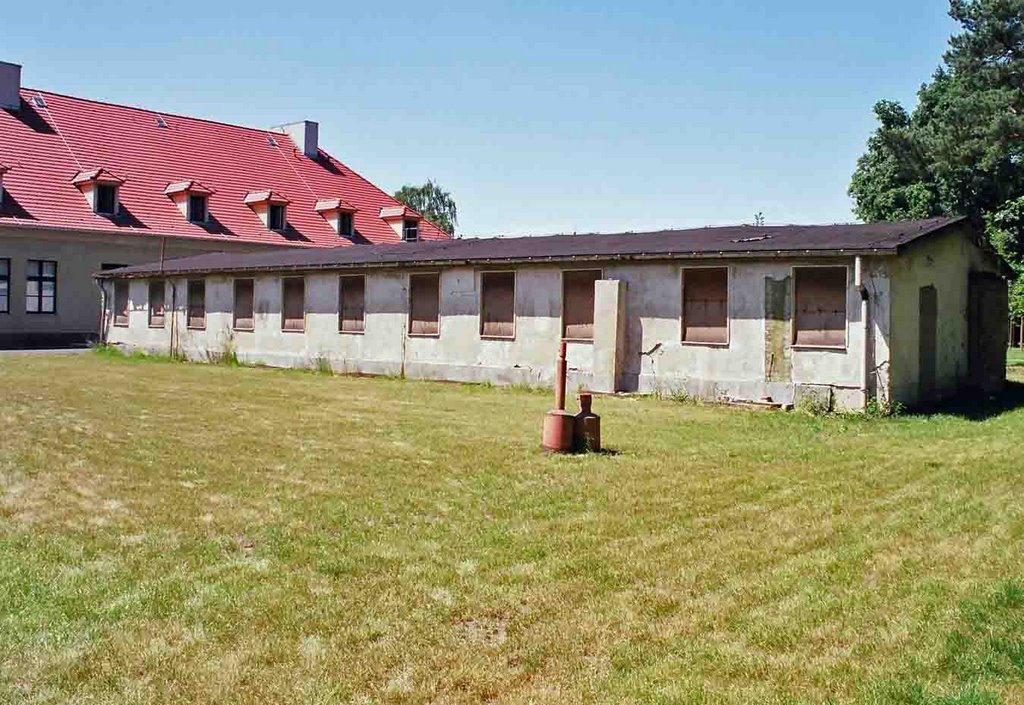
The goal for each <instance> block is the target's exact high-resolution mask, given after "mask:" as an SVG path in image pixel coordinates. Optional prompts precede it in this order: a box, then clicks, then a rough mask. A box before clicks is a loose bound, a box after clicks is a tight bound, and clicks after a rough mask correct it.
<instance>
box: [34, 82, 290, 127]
mask: <svg viewBox="0 0 1024 705" xmlns="http://www.w3.org/2000/svg"><path fill="white" fill-rule="evenodd" d="M21 90H22V92H24V93H42V94H43V95H52V96H57V97H58V98H67V99H68V100H80V101H82V102H83V103H95V104H96V105H107V106H109V107H111V108H123V109H125V110H135V111H137V112H140V113H147V114H149V115H154V116H156V115H159V116H161V117H168V118H175V119H178V120H194V121H196V122H208V123H210V124H211V125H220V126H222V127H233V128H235V129H237V130H250V131H252V132H259V133H270V134H273V135H277V136H280V135H284V136H285V137H287V136H288V135H287V134H286V133H283V132H273V131H271V130H268V129H267V128H263V127H252V126H251V125H240V124H238V123H237V122H225V121H224V120H214V119H213V118H204V117H196V116H195V115H182V114H181V113H171V112H167V111H166V110H156V109H154V108H144V107H142V106H139V105H127V104H126V103H115V102H113V101H110V100H97V99H95V98H83V97H82V96H77V95H69V94H68V93H58V92H57V91H48V90H45V89H41V88H30V87H28V86H22V87H21Z"/></svg>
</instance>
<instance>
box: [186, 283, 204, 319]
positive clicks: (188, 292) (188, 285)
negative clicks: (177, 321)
mask: <svg viewBox="0 0 1024 705" xmlns="http://www.w3.org/2000/svg"><path fill="white" fill-rule="evenodd" d="M195 286H201V287H202V288H203V316H202V321H203V322H202V323H201V324H194V323H192V319H193V318H198V316H193V315H192V311H193V308H192V288H193V287H195ZM206 294H207V291H206V280H205V279H189V280H188V281H187V282H186V283H185V327H186V328H188V329H189V330H206Z"/></svg>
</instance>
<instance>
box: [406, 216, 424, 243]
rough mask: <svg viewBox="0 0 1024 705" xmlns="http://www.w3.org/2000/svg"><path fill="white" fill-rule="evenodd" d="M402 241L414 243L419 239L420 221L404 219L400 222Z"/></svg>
mask: <svg viewBox="0 0 1024 705" xmlns="http://www.w3.org/2000/svg"><path fill="white" fill-rule="evenodd" d="M402 239H403V240H405V241H406V242H416V241H417V240H419V239H420V221H418V220H413V219H412V218H406V219H405V220H404V221H403V222H402Z"/></svg>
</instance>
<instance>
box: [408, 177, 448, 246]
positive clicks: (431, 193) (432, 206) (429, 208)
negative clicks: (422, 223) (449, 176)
mask: <svg viewBox="0 0 1024 705" xmlns="http://www.w3.org/2000/svg"><path fill="white" fill-rule="evenodd" d="M395 199H396V200H397V201H399V202H400V203H404V204H405V205H407V206H409V207H410V208H412V209H413V210H415V211H416V212H418V213H419V214H420V215H422V216H423V217H424V218H426V219H427V220H429V221H430V222H431V223H433V224H434V225H436V226H437V227H439V228H441V230H444V231H445V232H446V233H448V234H449V235H454V234H455V226H456V225H458V221H459V219H458V209H457V208H456V206H455V199H454V198H452V195H451V194H450V193H448V192H447V191H445V190H444V189H442V188H441V187H440V186H438V185H437V184H436V183H434V182H433V181H431V180H429V179H428V180H427V183H425V184H423V185H422V186H409V185H406V186H403V187H402V188H400V189H399V190H398V191H396V192H395Z"/></svg>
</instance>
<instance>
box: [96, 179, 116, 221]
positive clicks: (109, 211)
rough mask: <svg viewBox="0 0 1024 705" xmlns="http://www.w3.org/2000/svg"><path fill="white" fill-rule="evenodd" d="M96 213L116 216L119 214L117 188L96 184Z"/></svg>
mask: <svg viewBox="0 0 1024 705" xmlns="http://www.w3.org/2000/svg"><path fill="white" fill-rule="evenodd" d="M94 210H95V211H96V213H98V214H100V215H114V213H116V212H117V186H114V185H113V184H96V204H95V207H94Z"/></svg>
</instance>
